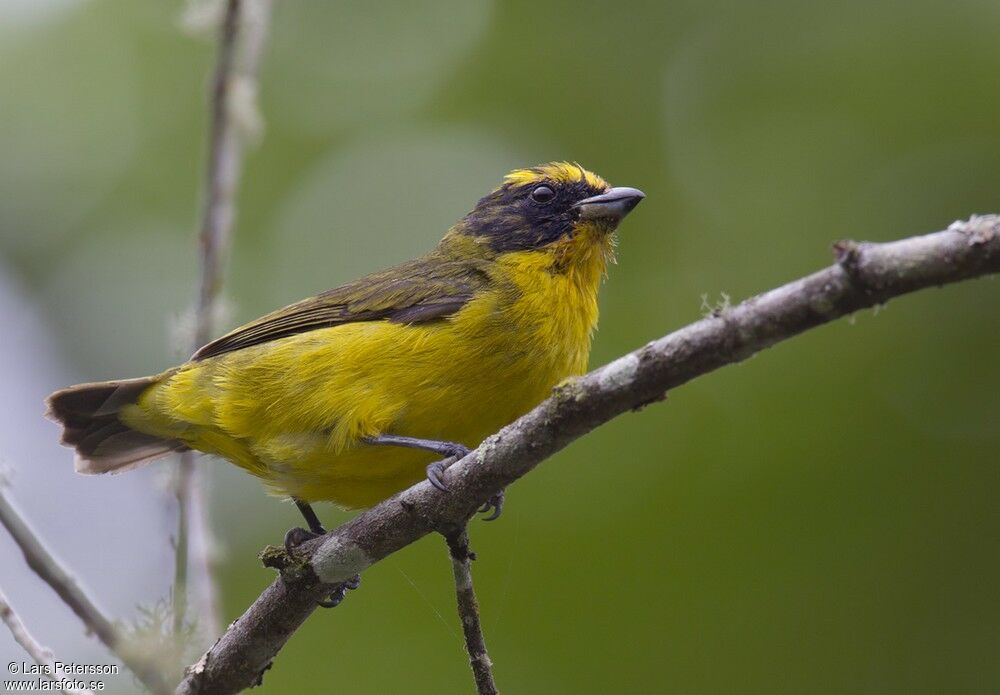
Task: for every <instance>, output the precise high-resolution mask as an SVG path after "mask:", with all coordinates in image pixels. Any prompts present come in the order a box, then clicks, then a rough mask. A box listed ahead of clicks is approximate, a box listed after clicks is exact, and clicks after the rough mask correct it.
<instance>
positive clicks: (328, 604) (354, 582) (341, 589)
mask: <svg viewBox="0 0 1000 695" xmlns="http://www.w3.org/2000/svg"><path fill="white" fill-rule="evenodd" d="M359 586H361V575H360V574H355V575H354V576H353V577H351V578H350V579H348V580H347V581H346V582H344V583H343V584H338V585H337V588H336V589H334V590H333V591H331V592H330V595H329V596H328V597H327V598H325V599H323V600H322V601H319V602H318V603H319V606H320V608H336V607H337V606H339V605H340V602H341V601H343V600H344V598H345V597H346V596H347V592H348V591H354V590H355V589H357V588H358V587H359Z"/></svg>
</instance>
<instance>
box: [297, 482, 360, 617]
mask: <svg viewBox="0 0 1000 695" xmlns="http://www.w3.org/2000/svg"><path fill="white" fill-rule="evenodd" d="M292 501H293V502H295V506H296V507H298V508H299V511H300V512H302V516H303V517H304V518H305V520H306V523H307V524H309V530H308V531H306V530H305V529H304V528H300V527H298V526H296V527H295V528H293V529H289V530H288V533H286V534H285V551H286V552H287V553H288V554H289V555H292V549H293V548H294V547H295V546H297V545H299V544H300V543H304V542H305V541H307V540H310V539H312V538H318V537H320V536H322V535H324V534H325V533H326V529H325V528H323V524H321V523H320V521H319V517H318V516H316V512H315V511H313V508H312V507H311V506H310V505H309V503H308V502H303V501H302V500H300V499H298V498H296V497H293V498H292ZM359 586H361V575H360V574H356V575H354V576H353V577H351V578H350V579H348V580H347V581H346V582H344V583H343V584H339V585H337V587H336V588H335V589H334V590H333V591H331V592H330V596H329V597H328V598H325V599H323V600H322V601H320V602H319V605H320V606H321V607H322V608H336V607H337V606H338V605H340V602H341V601H343V600H344V597H345V596H346V595H347V592H348V591H352V590H354V589H357V588H358V587H359Z"/></svg>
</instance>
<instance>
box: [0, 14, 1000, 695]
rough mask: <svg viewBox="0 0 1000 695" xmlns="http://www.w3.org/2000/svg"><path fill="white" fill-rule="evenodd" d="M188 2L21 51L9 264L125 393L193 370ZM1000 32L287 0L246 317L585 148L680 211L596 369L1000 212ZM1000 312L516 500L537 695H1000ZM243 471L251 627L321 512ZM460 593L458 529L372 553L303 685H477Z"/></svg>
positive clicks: (549, 476) (876, 319) (265, 77)
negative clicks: (888, 244)
mask: <svg viewBox="0 0 1000 695" xmlns="http://www.w3.org/2000/svg"><path fill="white" fill-rule="evenodd" d="M181 9H182V7H181V5H180V4H179V3H176V2H175V3H161V2H135V1H134V0H117V1H111V0H104V1H99V0H94V1H92V2H82V3H80V4H79V5H76V6H72V7H70V9H68V10H66V11H64V12H63V13H62V14H60V15H59V16H58V17H56V18H55V19H48V20H47V21H45V22H41V21H39V22H36V23H34V24H32V25H30V26H23V27H19V28H15V27H14V26H13V25H11V26H8V27H6V28H0V85H3V91H4V93H5V94H6V95H7V96H6V98H4V99H3V100H2V101H0V124H2V126H3V127H2V128H0V151H2V152H3V153H4V154H3V157H2V158H0V259H2V260H3V262H4V264H5V265H9V266H10V267H11V268H12V269H13V271H14V272H15V273H16V274H17V276H18V277H19V279H20V280H21V281H22V282H23V284H24V285H25V286H26V287H27V288H28V289H29V291H30V292H31V294H32V296H33V297H35V298H36V299H37V301H38V302H40V304H41V306H42V307H44V310H45V312H46V315H47V318H48V320H49V321H50V322H51V323H52V325H53V326H55V327H56V329H57V331H58V333H59V335H60V338H61V341H62V344H63V345H64V353H65V356H66V359H67V360H68V361H71V362H72V363H73V364H74V366H75V368H76V369H77V370H78V372H79V374H80V375H81V378H84V379H87V380H94V379H99V378H110V377H124V376H136V375H139V374H144V373H149V372H154V371H158V370H160V369H163V368H165V367H167V366H169V365H170V364H172V363H173V362H175V361H176V360H177V359H178V358H179V356H180V355H181V353H182V352H183V350H179V348H178V346H179V345H184V341H183V339H181V340H178V339H177V337H176V335H175V334H177V333H183V331H179V330H177V329H176V326H177V325H178V324H183V323H184V321H183V318H178V317H179V316H180V315H181V314H182V313H183V311H184V309H185V307H186V306H187V305H188V304H189V302H190V299H191V297H192V296H193V283H194V274H195V271H194V268H195V263H194V258H195V255H194V253H195V251H194V244H193V241H192V234H193V227H194V222H195V210H196V204H197V202H198V197H199V192H198V191H199V185H200V171H201V163H202V158H203V149H204V124H205V118H206V115H205V107H204V99H203V93H204V86H205V82H206V74H207V70H208V67H209V65H210V61H211V44H210V43H209V42H206V41H204V40H198V39H195V38H192V37H190V36H188V35H185V34H184V33H183V32H182V31H180V29H179V26H178V17H179V15H180V12H181ZM998 22H1000V9H998V5H997V4H996V3H995V2H992V1H991V0H959V1H956V2H951V3H940V2H935V1H933V0H910V1H908V2H903V1H897V0H878V1H877V2H870V1H862V0H847V1H845V2H838V3H815V2H814V3H802V2H795V1H794V0H770V1H767V2H759V3H743V2H737V1H736V0H720V1H718V2H707V3H706V2H694V1H693V0H686V1H680V2H671V3H662V2H633V3H627V4H623V5H609V4H607V3H591V2H574V3H561V2H549V3H545V2H538V1H537V0H536V1H535V2H523V1H512V2H496V3H491V2H488V1H487V0H461V1H459V0H445V1H444V2H437V3H434V4H433V5H431V6H428V7H423V8H420V9H418V8H416V7H415V6H412V5H410V4H407V3H385V2H379V3H364V2H360V1H359V0H354V1H352V2H336V3H311V2H304V1H303V0H282V1H281V2H278V3H277V7H276V12H275V23H274V27H273V35H272V39H271V48H270V50H269V53H268V56H267V59H266V63H265V67H264V70H263V74H262V86H261V90H262V91H261V106H262V110H263V113H264V116H265V118H266V121H267V132H266V135H265V137H264V139H263V141H262V144H261V146H260V147H259V149H258V150H257V151H256V152H255V153H254V154H253V155H252V156H250V157H249V158H248V161H247V169H246V177H245V185H244V188H243V192H242V195H241V204H240V217H239V222H238V232H237V239H236V246H235V251H234V254H233V258H232V266H231V268H232V271H231V274H230V278H229V283H228V291H227V295H228V297H229V298H230V300H231V302H232V307H233V308H232V312H231V316H230V318H229V320H228V323H229V324H235V323H236V322H237V321H240V320H245V319H249V318H252V317H254V316H256V315H258V314H260V313H261V312H263V311H266V310H269V309H272V308H275V307H277V306H280V305H282V304H284V303H287V302H289V301H292V300H295V299H298V298H300V297H302V296H305V295H307V294H311V293H314V292H316V291H319V290H322V289H324V288H325V287H329V286H333V285H336V284H338V283H341V282H343V281H347V280H349V279H352V278H353V277H356V276H357V275H359V274H361V273H364V272H367V271H370V270H374V269H376V268H378V267H381V266H384V265H386V264H389V263H392V262H395V261H399V260H402V259H405V258H407V257H410V256H412V255H415V254H417V253H419V252H420V251H422V250H424V249H426V248H428V247H429V246H430V245H431V244H433V243H434V242H435V241H436V239H437V238H438V237H439V236H440V235H441V234H442V233H443V232H444V230H445V229H446V228H447V226H448V225H449V224H450V223H451V222H452V221H453V220H455V219H456V218H457V217H458V216H460V215H461V214H463V213H464V212H465V211H466V210H467V209H468V208H469V207H470V206H471V205H472V204H473V202H474V201H475V200H476V198H477V197H478V196H479V195H481V194H482V193H484V192H486V191H487V190H489V188H490V187H491V186H493V185H495V183H496V182H497V181H498V180H499V177H500V176H501V175H502V174H503V173H504V172H505V171H506V170H507V169H509V168H511V167H512V166H515V165H524V164H533V163H538V162H541V161H546V160H549V159H555V158H559V159H573V160H579V161H580V162H582V163H584V164H585V165H586V166H588V167H590V168H593V169H594V170H596V171H598V172H599V173H601V174H602V175H604V176H605V177H606V178H608V179H609V180H611V181H612V182H614V183H615V184H621V185H633V186H638V187H641V188H642V189H644V190H645V191H646V193H647V194H648V200H647V201H646V202H645V203H644V204H643V205H642V206H641V207H640V208H639V209H638V211H637V212H636V213H635V214H634V215H633V216H632V217H631V218H630V219H629V220H628V222H627V223H626V224H625V225H624V229H623V232H622V235H621V244H620V264H619V265H618V266H616V267H614V268H612V270H611V273H610V279H609V282H608V284H607V286H606V288H605V291H604V293H603V297H602V312H603V313H602V322H601V329H600V332H599V334H598V337H597V341H596V344H595V349H594V355H593V363H594V364H599V363H602V362H604V361H607V360H608V359H611V358H612V357H614V356H616V355H618V354H620V353H622V352H623V351H625V350H628V349H631V348H633V347H636V346H637V345H640V344H641V343H642V342H644V341H646V340H648V339H651V338H654V337H657V336H659V335H661V334H663V333H665V332H667V331H668V330H670V329H671V328H674V327H677V326H680V325H682V324H684V323H686V322H689V321H691V320H693V319H695V318H697V317H698V316H699V315H700V314H701V313H702V312H703V311H704V309H703V304H705V303H707V304H710V305H711V304H715V303H716V302H719V301H724V296H728V297H731V298H732V299H733V300H734V301H736V300H739V299H740V298H743V297H745V296H747V295H750V294H753V293H756V292H758V291H762V290H764V289H767V288H769V287H771V286H774V285H776V284H778V283H781V282H783V281H785V280H788V279H791V278H794V277H797V276H799V275H801V274H804V273H807V272H810V271H811V270H813V269H815V268H817V267H819V266H821V265H823V264H826V263H828V262H829V260H830V254H829V251H828V249H829V245H830V243H831V242H832V241H834V240H836V239H839V238H842V237H855V238H865V239H874V240H883V239H890V238H895V237H900V236H904V235H908V234H914V233H921V232H926V231H932V230H934V229H939V228H943V227H944V226H946V225H947V224H948V223H949V222H950V221H951V220H953V219H955V218H959V217H967V216H968V215H969V214H970V213H974V212H991V211H992V212H995V211H998V209H1000V196H998V193H997V191H1000V167H998V166H997V152H1000V129H998V128H997V123H1000V90H998V89H997V75H998V74H1000V52H998V51H997V50H996V42H995V41H994V40H993V37H994V35H995V31H994V29H995V27H996V25H997V23H998ZM998 316H1000V291H998V286H997V284H996V281H995V280H986V281H980V282H976V283H972V284H967V285H964V286H959V287H952V288H948V289H945V290H942V291H930V292H924V293H922V294H921V295H919V296H914V297H910V298H906V299H903V300H901V301H898V302H896V303H893V304H892V305H890V306H889V307H887V308H884V309H883V310H881V311H879V312H875V313H872V312H869V313H865V314H863V315H860V316H859V317H857V320H856V321H845V322H841V323H839V324H837V325H834V326H829V327H825V328H821V329H819V330H816V331H813V332H811V333H809V334H807V335H805V336H803V337H801V338H799V339H796V340H795V341H793V342H791V343H788V344H784V345H782V346H780V347H778V348H776V349H773V350H771V351H768V352H767V353H765V354H762V355H760V356H758V357H757V358H755V359H753V360H751V361H749V362H748V363H746V364H744V365H741V366H738V367H734V368H728V369H725V370H723V371H722V372H720V373H718V374H714V375H712V376H710V377H709V378H706V379H703V380H701V381H699V382H697V383H693V384H691V385H689V386H686V387H684V388H683V389H680V390H678V391H677V392H676V393H674V394H671V396H670V398H669V400H668V401H667V402H666V403H665V404H662V405H657V406H655V407H650V408H648V409H646V410H645V411H643V412H641V413H639V414H636V415H629V416H627V417H623V418H621V419H619V420H617V421H615V422H613V423H611V424H610V425H608V426H606V427H604V428H602V429H601V430H600V431H598V432H595V433H594V434H592V435H591V436H589V437H587V438H585V439H583V440H581V441H579V442H577V443H576V444H574V445H573V446H571V447H570V448H569V449H568V450H566V451H565V452H563V453H562V454H560V455H559V456H557V457H556V458H555V459H554V460H552V461H551V462H549V463H547V464H545V465H544V466H543V467H542V468H541V469H539V470H538V471H537V472H536V473H534V474H533V475H532V476H530V477H529V478H528V479H527V480H525V481H524V482H522V483H521V484H518V485H516V486H515V487H513V488H512V489H511V490H510V492H509V495H508V501H509V505H508V511H507V513H506V514H505V516H504V519H503V520H502V521H500V522H498V523H496V524H489V525H482V524H477V525H476V527H475V528H474V529H473V545H474V547H475V549H476V551H477V552H478V554H479V557H480V558H481V559H480V560H479V561H478V562H477V563H476V567H475V569H476V572H477V581H478V583H479V592H480V601H481V604H482V607H483V610H484V620H485V628H486V630H487V641H488V643H489V645H490V647H491V652H492V655H493V657H494V660H495V661H496V665H497V666H496V668H497V677H498V680H499V682H500V684H501V687H502V688H503V689H504V690H505V691H507V692H511V693H562V692H566V693H570V692H572V693H582V692H587V693H602V692H609V691H614V692H620V691H626V692H657V691H663V690H667V691H676V692H686V693H694V692H697V693H718V692H744V693H746V692H762V693H764V692H766V693H802V692H811V693H844V692H852V693H890V692H899V693H918V692H927V693H939V692H965V693H979V692H981V693H989V692H996V691H997V690H998V689H1000V668H998V666H997V664H998V663H1000V662H998V660H997V658H996V657H997V653H998V649H1000V629H998V627H997V626H998V625H1000V593H998V590H997V587H998V586H1000V559H998V558H1000V555H998V552H997V550H998V545H1000V511H998V505H997V499H998V498H1000V466H998V464H1000V460H998V458H1000V457H998V450H1000V424H998V423H1000V396H998V392H1000V361H998V360H997V354H998V353H997V350H998V347H1000V321H998ZM0 397H2V396H0ZM206 465H209V466H211V469H212V472H213V482H214V487H213V489H214V491H215V494H214V497H213V499H214V500H215V502H214V504H213V513H214V515H215V517H216V521H217V524H218V529H219V534H220V536H221V537H222V538H223V539H225V540H226V542H227V546H228V550H227V554H226V560H225V564H224V567H223V574H222V576H223V580H224V591H225V603H226V616H227V618H232V617H235V616H236V615H238V614H239V612H241V611H242V609H243V608H245V606H246V605H247V604H248V603H249V602H250V601H251V600H252V598H253V597H254V596H255V595H256V594H257V592H258V591H259V590H260V589H261V588H262V586H263V585H264V584H265V583H266V582H268V581H270V578H271V576H270V574H269V572H267V571H265V570H263V569H261V568H260V567H259V565H258V564H257V563H256V561H255V560H254V554H255V552H256V550H257V549H258V548H259V547H260V546H261V545H262V544H263V543H265V542H268V541H271V542H273V541H276V540H277V539H279V538H280V537H281V535H282V533H283V531H284V530H285V529H286V528H287V527H288V526H289V525H290V524H292V523H294V522H295V515H294V513H293V510H291V509H289V507H288V506H287V505H282V504H280V503H279V502H277V501H275V500H272V499H268V498H266V497H265V496H264V495H263V493H262V492H261V491H260V489H259V488H258V486H257V485H256V484H255V483H253V481H249V480H247V479H246V478H245V476H243V475H242V474H241V473H239V472H236V471H234V470H231V469H229V468H228V467H226V466H224V465H223V464H219V463H206ZM65 470H66V471H67V472H66V473H65V475H69V473H68V467H67V468H66V469H65ZM51 513H57V512H56V510H53V511H52V512H51ZM321 515H322V516H323V517H324V518H325V519H326V520H327V522H328V524H330V523H333V522H334V521H335V520H336V519H343V518H347V515H346V514H345V513H342V512H337V511H335V510H332V509H329V508H321ZM450 581H451V580H450V570H449V566H448V563H447V561H446V555H445V550H444V546H443V543H441V542H439V541H438V540H436V539H427V540H425V541H423V542H421V543H419V544H417V545H416V546H414V547H411V548H408V549H407V550H405V551H404V552H402V553H400V554H399V555H397V556H395V557H393V558H391V559H389V560H388V561H387V562H385V563H383V564H381V565H379V566H377V567H375V568H373V569H372V570H371V571H369V572H368V573H366V575H365V577H364V585H363V588H362V590H360V591H358V592H356V593H354V594H352V595H351V597H350V599H349V600H348V601H346V602H345V603H344V605H343V606H342V607H340V608H337V609H336V610H335V611H332V612H330V613H328V614H327V613H321V614H319V615H317V616H315V617H314V618H313V619H311V620H310V621H309V622H308V624H307V625H306V626H305V628H304V629H303V630H302V631H301V632H299V633H298V634H297V635H296V636H295V638H294V639H293V640H292V642H291V644H290V645H289V646H288V647H287V648H286V650H285V651H284V652H283V653H282V654H281V656H280V657H279V658H278V660H277V662H276V664H275V668H274V669H273V670H272V671H270V672H269V673H268V674H267V676H266V678H265V688H264V692H276V693H281V692H313V691H318V690H327V689H333V688H344V689H349V690H350V691H351V692H356V693H385V692H427V693H451V692H455V693H458V692H468V691H469V690H470V688H471V679H470V676H469V674H468V673H467V669H466V666H465V663H464V657H463V654H462V647H461V639H460V635H459V628H458V625H457V619H456V618H455V616H454V612H453V607H452V601H453V597H452V594H451V587H450ZM154 598H155V597H154Z"/></svg>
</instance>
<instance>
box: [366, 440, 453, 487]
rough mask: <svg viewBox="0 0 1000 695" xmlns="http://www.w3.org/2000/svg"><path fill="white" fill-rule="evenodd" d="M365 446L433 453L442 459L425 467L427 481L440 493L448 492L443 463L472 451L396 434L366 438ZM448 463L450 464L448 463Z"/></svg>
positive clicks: (445, 466) (448, 444) (447, 443)
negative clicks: (401, 448) (398, 447)
mask: <svg viewBox="0 0 1000 695" xmlns="http://www.w3.org/2000/svg"><path fill="white" fill-rule="evenodd" d="M364 441H365V443H366V444H381V445H384V446H402V447H407V448H409V449H423V450H424V451H433V452H434V453H435V454H440V455H441V456H444V458H443V459H442V460H440V461H435V462H434V463H432V464H430V465H429V466H427V480H429V481H430V483H431V485H433V486H434V487H436V488H437V489H438V490H441V491H442V492H447V491H448V486H447V485H445V482H444V472H445V469H446V468H447V465H446V464H445V461H447V460H448V459H454V460H455V461H457V460H459V459H461V458H463V457H465V456H466V455H467V454H468V453H469V452H470V451H472V449H470V448H469V447H467V446H465V445H464V444H459V443H457V442H442V441H440V440H438V439H417V438H416V437H402V436H400V435H398V434H379V435H376V436H374V437H366V438H365V439H364ZM448 463H452V462H451V461H448Z"/></svg>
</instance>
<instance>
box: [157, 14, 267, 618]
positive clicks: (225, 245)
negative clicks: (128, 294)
mask: <svg viewBox="0 0 1000 695" xmlns="http://www.w3.org/2000/svg"><path fill="white" fill-rule="evenodd" d="M270 12H271V3H270V0H225V11H224V13H223V15H222V20H221V24H220V28H219V38H218V43H219V48H218V58H217V60H216V65H215V73H214V76H213V78H212V88H211V125H210V133H209V146H208V167H207V172H206V177H205V186H206V191H205V198H204V203H203V208H202V216H201V227H200V231H199V234H198V241H199V246H200V249H201V274H200V284H199V289H198V300H197V304H196V307H195V329H194V346H193V349H195V350H197V349H198V348H199V347H200V346H201V345H203V344H204V343H206V342H208V341H209V340H210V339H211V338H212V334H213V331H214V326H213V324H214V319H215V314H216V313H217V304H218V302H219V296H220V294H221V292H222V283H223V278H224V275H225V261H226V256H227V255H228V250H229V246H230V239H231V236H232V230H233V224H234V221H235V219H236V193H237V190H238V188H239V183H240V174H241V171H242V162H243V144H244V141H245V140H246V139H247V137H248V136H253V135H255V134H256V133H255V131H258V130H259V128H260V125H259V117H258V115H257V107H256V93H257V86H256V75H257V68H258V66H259V64H260V58H261V55H262V53H263V50H264V44H265V40H266V37H267V26H268V22H269V19H270ZM198 477H200V476H198V471H197V469H196V468H195V465H194V454H192V453H190V452H188V453H185V454H183V455H182V456H181V460H180V464H179V466H178V474H177V491H176V494H177V506H178V529H177V537H176V539H175V558H174V560H175V565H174V593H173V597H174V606H173V614H174V633H175V634H176V635H180V634H182V628H183V625H184V619H185V616H186V614H187V588H188V563H189V561H190V564H191V566H192V569H193V570H195V571H196V572H197V574H198V575H199V576H198V577H197V581H196V584H195V586H196V587H197V590H198V593H197V599H198V611H197V612H198V615H199V619H200V621H202V623H203V624H204V627H205V628H206V631H207V632H208V633H209V634H211V635H216V634H218V633H219V631H220V630H221V615H220V610H219V606H218V601H217V599H216V589H215V582H214V579H213V576H212V575H213V572H212V558H211V555H212V549H213V547H214V542H213V540H212V538H211V534H210V526H209V523H208V514H207V508H206V505H205V503H204V495H203V493H202V489H201V485H199V484H198V481H197V478H198Z"/></svg>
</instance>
